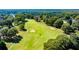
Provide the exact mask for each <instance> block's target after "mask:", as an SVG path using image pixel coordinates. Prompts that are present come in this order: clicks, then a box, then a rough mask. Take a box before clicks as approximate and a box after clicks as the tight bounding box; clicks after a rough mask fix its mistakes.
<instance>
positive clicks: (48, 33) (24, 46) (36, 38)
mask: <svg viewBox="0 0 79 59" xmlns="http://www.w3.org/2000/svg"><path fill="white" fill-rule="evenodd" d="M25 28H26V29H27V31H19V33H18V34H19V35H20V36H22V37H23V38H22V39H21V41H20V42H19V43H7V47H8V49H10V50H16V49H17V50H40V49H41V50H43V48H44V47H43V46H44V43H45V42H46V41H47V40H49V39H55V38H56V37H57V36H58V35H61V34H63V31H62V30H61V29H57V28H54V27H51V26H48V25H46V24H45V23H43V22H36V21H35V20H33V19H30V20H28V22H26V23H25Z"/></svg>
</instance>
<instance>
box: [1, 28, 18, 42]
mask: <svg viewBox="0 0 79 59" xmlns="http://www.w3.org/2000/svg"><path fill="white" fill-rule="evenodd" d="M17 33H18V31H17V30H16V28H14V27H13V28H10V29H8V28H2V29H1V30H0V39H1V40H2V41H5V42H13V43H16V42H15V41H14V38H15V37H18V35H17ZM17 40H18V39H17V38H16V41H17ZM18 42H19V41H18Z"/></svg>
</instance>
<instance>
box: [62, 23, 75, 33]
mask: <svg viewBox="0 0 79 59" xmlns="http://www.w3.org/2000/svg"><path fill="white" fill-rule="evenodd" d="M61 29H62V30H63V31H64V33H66V34H70V33H74V32H75V31H74V29H73V28H72V27H71V26H70V25H69V24H68V23H66V24H63V25H62V27H61Z"/></svg>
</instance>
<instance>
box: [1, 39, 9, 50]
mask: <svg viewBox="0 0 79 59" xmlns="http://www.w3.org/2000/svg"><path fill="white" fill-rule="evenodd" d="M0 50H7V47H6V44H5V43H4V42H2V41H1V40H0Z"/></svg>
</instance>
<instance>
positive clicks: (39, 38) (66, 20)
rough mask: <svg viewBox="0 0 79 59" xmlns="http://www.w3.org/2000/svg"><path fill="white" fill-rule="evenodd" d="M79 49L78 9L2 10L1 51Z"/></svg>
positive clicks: (0, 15)
mask: <svg viewBox="0 0 79 59" xmlns="http://www.w3.org/2000/svg"><path fill="white" fill-rule="evenodd" d="M10 49H12V50H18V49H20V50H41V49H42V50H78V49H79V10H76V9H67V10H66V9H1V10H0V50H10Z"/></svg>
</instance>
